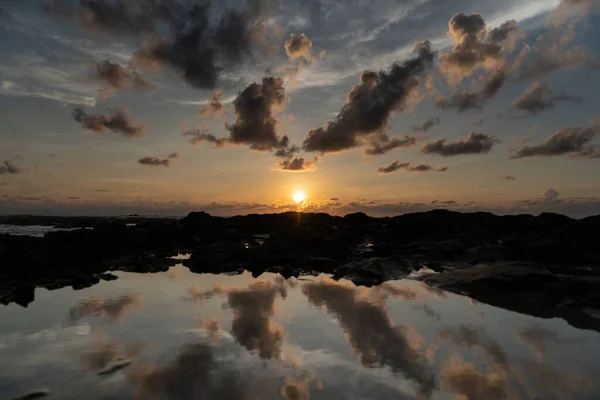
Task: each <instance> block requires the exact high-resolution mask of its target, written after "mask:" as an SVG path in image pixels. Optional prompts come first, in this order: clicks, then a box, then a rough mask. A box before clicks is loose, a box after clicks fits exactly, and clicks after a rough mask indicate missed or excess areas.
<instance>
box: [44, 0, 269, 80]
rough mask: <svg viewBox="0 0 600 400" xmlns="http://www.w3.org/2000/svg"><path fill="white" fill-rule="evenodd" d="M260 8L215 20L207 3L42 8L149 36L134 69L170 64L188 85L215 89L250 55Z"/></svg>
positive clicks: (136, 1) (99, 0) (125, 1)
mask: <svg viewBox="0 0 600 400" xmlns="http://www.w3.org/2000/svg"><path fill="white" fill-rule="evenodd" d="M262 4H263V1H260V0H256V1H255V0H249V1H248V2H247V9H246V10H239V9H231V10H226V11H225V12H222V13H220V14H219V16H218V18H216V17H215V15H213V14H211V5H212V4H211V1H210V0H190V1H186V2H178V1H161V0H115V1H112V2H108V1H106V0H80V1H79V2H77V3H76V4H73V3H69V2H66V1H61V0H50V1H47V2H46V5H45V8H46V10H48V11H50V12H51V13H53V14H56V15H59V16H62V17H67V18H71V19H75V20H77V21H78V22H79V24H80V25H82V26H83V27H84V28H86V29H90V30H94V31H103V32H109V33H113V34H122V35H134V36H137V37H140V38H147V37H150V39H147V40H145V43H144V46H143V47H142V49H141V50H139V51H138V52H137V53H136V54H135V57H134V65H136V66H141V67H157V66H162V65H169V66H171V67H172V68H174V69H175V70H176V71H178V72H179V73H180V74H181V76H182V77H183V78H184V79H185V80H186V81H187V82H188V83H189V84H190V85H192V86H194V87H197V88H214V87H215V85H216V83H217V79H218V76H219V73H220V72H221V71H222V70H224V69H226V68H231V67H232V66H234V65H238V64H239V63H240V62H241V61H242V60H243V59H245V58H246V57H247V56H250V54H251V38H252V36H253V31H254V30H255V29H257V28H259V27H261V26H262V23H263V22H264V21H262V19H263V15H262V13H263V7H262ZM166 32H168V33H166Z"/></svg>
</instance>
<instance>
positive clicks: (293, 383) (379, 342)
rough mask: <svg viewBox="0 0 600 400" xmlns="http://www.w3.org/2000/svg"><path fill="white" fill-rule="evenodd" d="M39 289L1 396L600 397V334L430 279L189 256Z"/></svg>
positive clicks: (5, 371)
mask: <svg viewBox="0 0 600 400" xmlns="http://www.w3.org/2000/svg"><path fill="white" fill-rule="evenodd" d="M173 276H177V277H178V279H173ZM73 296H81V297H80V300H78V301H76V302H75V305H73V303H74V301H73ZM36 299H37V300H36V301H35V302H34V303H32V304H31V305H30V307H29V308H28V309H27V310H25V309H22V308H18V306H8V307H2V308H0V398H1V399H4V398H7V399H13V398H17V397H18V396H22V395H23V394H24V393H28V392H29V391H30V390H31V388H42V387H43V388H48V389H49V390H50V396H51V398H59V399H67V400H69V399H82V398H85V399H103V400H120V399H131V398H135V399H150V400H152V399H181V400H187V399H190V400H192V399H194V400H195V399H258V398H260V399H313V400H314V399H317V400H320V399H323V400H325V399H326V400H331V399H340V400H341V399H350V398H355V399H366V398H372V399H417V398H419V399H423V398H430V399H442V400H446V399H448V400H449V399H455V398H460V399H468V400H470V399H477V400H480V399H490V400H495V399H498V400H500V399H523V400H525V399H544V400H547V399H550V400H553V399H591V398H593V397H592V396H593V395H596V396H598V395H599V394H600V391H599V388H598V386H597V383H596V381H595V379H594V378H595V377H596V376H597V371H598V370H600V360H599V359H598V357H597V356H595V354H597V348H598V346H600V336H599V335H598V333H596V332H592V331H582V330H577V329H575V328H573V327H571V326H568V325H567V324H566V323H564V322H563V321H561V320H541V319H536V318H533V317H529V316H526V315H520V314H516V313H512V312H509V311H505V310H500V309H497V308H494V307H490V306H487V305H484V304H480V303H477V302H472V301H470V299H468V298H465V297H461V296H457V295H454V294H450V293H446V292H444V291H440V290H437V289H431V288H429V287H427V286H424V285H422V284H420V283H418V282H411V281H399V282H389V283H386V284H383V285H381V286H379V287H373V288H365V287H356V286H354V284H352V283H350V282H347V281H343V280H341V281H334V280H331V279H329V278H328V277H325V276H322V277H317V278H312V277H303V278H301V279H294V278H291V279H289V280H285V279H283V278H282V277H280V276H276V275H272V274H264V275H263V276H261V278H260V279H254V278H252V277H251V275H249V274H247V273H245V274H242V275H238V276H217V275H197V274H192V273H190V272H189V271H188V270H187V269H185V268H183V267H181V266H178V267H174V268H172V269H171V270H170V271H168V272H166V273H157V274H149V275H136V274H131V273H119V279H118V280H115V281H112V282H102V283H101V284H99V285H97V286H94V287H91V288H88V289H84V290H83V291H80V292H74V291H72V290H70V289H62V290H57V291H52V292H48V291H45V290H38V293H37V294H36ZM182 299H183V302H182ZM182 304H183V305H185V307H181V306H182ZM65 313H66V314H67V316H68V318H67V321H65V317H64V316H65ZM483 316H485V318H483ZM65 322H66V323H65ZM107 322H108V323H107ZM116 322H118V323H116Z"/></svg>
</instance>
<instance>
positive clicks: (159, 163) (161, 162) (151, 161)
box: [138, 157, 171, 167]
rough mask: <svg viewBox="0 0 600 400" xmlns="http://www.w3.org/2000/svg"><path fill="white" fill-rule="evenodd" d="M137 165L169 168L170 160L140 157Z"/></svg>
mask: <svg viewBox="0 0 600 400" xmlns="http://www.w3.org/2000/svg"><path fill="white" fill-rule="evenodd" d="M138 163H139V164H142V165H148V166H151V167H170V166H171V160H170V158H163V159H160V158H158V157H142V158H140V159H139V160H138Z"/></svg>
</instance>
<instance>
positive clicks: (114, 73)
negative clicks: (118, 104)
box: [90, 60, 129, 90]
mask: <svg viewBox="0 0 600 400" xmlns="http://www.w3.org/2000/svg"><path fill="white" fill-rule="evenodd" d="M90 74H91V75H93V76H95V77H97V78H100V79H102V80H103V81H105V82H106V83H108V85H109V86H111V87H113V88H116V89H121V90H122V89H125V85H126V84H127V81H128V80H129V71H127V69H125V68H123V67H122V66H121V65H119V64H117V63H112V62H110V61H108V60H106V61H102V62H99V63H93V64H92V66H91V68H90Z"/></svg>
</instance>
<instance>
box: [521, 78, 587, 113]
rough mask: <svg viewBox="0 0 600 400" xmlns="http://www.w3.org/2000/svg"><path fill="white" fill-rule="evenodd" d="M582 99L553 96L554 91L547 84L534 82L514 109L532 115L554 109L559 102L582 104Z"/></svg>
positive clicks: (562, 95)
mask: <svg viewBox="0 0 600 400" xmlns="http://www.w3.org/2000/svg"><path fill="white" fill-rule="evenodd" d="M581 100H582V98H581V97H578V96H567V95H565V94H559V95H555V96H553V95H552V90H551V89H550V87H549V86H548V85H547V84H541V83H538V82H534V83H533V84H532V85H531V86H529V87H528V88H527V89H526V90H525V92H524V93H523V94H522V95H521V96H519V97H517V98H516V99H515V100H514V101H513V103H512V107H513V108H514V109H517V110H521V111H525V112H527V113H529V114H530V115H535V114H537V113H538V112H541V111H544V110H548V109H551V108H554V106H555V104H556V102H557V101H571V102H575V103H579V102H581Z"/></svg>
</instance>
